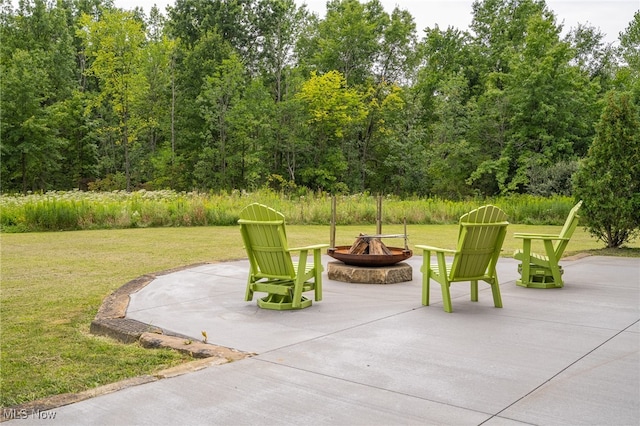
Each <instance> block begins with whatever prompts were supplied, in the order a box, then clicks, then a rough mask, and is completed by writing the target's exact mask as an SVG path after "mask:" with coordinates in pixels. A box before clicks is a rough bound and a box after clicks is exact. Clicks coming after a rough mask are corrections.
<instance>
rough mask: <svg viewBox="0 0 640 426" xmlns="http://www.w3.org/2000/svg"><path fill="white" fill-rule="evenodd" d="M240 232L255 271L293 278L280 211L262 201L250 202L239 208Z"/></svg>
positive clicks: (291, 262) (293, 272) (293, 273)
mask: <svg viewBox="0 0 640 426" xmlns="http://www.w3.org/2000/svg"><path fill="white" fill-rule="evenodd" d="M238 223H239V224H240V233H241V234H242V239H243V241H244V245H245V249H246V250H247V255H248V256H249V262H250V264H251V268H252V270H253V272H254V273H255V274H257V275H264V276H271V277H282V278H283V279H285V278H293V277H294V276H295V270H294V267H293V261H292V260H291V255H290V253H289V251H288V246H287V235H286V230H285V221H284V215H282V214H281V213H279V212H277V211H275V210H273V209H271V208H269V207H267V206H264V205H262V204H257V203H254V204H250V205H249V206H247V207H246V208H244V209H243V210H242V211H241V212H240V220H239V221H238Z"/></svg>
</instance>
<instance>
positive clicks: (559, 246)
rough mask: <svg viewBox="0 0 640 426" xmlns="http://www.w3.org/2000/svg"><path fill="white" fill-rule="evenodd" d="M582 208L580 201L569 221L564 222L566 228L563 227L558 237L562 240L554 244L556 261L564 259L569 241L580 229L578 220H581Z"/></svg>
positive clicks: (571, 212) (569, 216) (573, 209)
mask: <svg viewBox="0 0 640 426" xmlns="http://www.w3.org/2000/svg"><path fill="white" fill-rule="evenodd" d="M581 206H582V201H579V202H578V204H576V205H575V206H573V208H572V209H571V211H570V212H569V215H568V216H567V220H565V222H564V226H563V227H562V230H561V231H560V234H559V235H558V237H560V238H562V239H561V240H558V241H555V242H554V243H553V251H554V252H555V254H556V259H560V258H561V257H562V254H563V253H564V249H566V248H567V244H569V239H571V236H572V235H573V231H575V230H576V228H577V227H578V219H579V218H580V216H578V210H580V207H581Z"/></svg>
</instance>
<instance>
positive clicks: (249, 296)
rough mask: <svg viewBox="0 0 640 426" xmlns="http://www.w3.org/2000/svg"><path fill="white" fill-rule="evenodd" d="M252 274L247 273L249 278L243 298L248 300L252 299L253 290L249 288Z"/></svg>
mask: <svg viewBox="0 0 640 426" xmlns="http://www.w3.org/2000/svg"><path fill="white" fill-rule="evenodd" d="M252 278H253V275H251V274H250V275H249V279H248V280H247V290H246V292H245V293H244V300H245V301H247V302H250V301H252V300H253V290H252V289H251V282H252Z"/></svg>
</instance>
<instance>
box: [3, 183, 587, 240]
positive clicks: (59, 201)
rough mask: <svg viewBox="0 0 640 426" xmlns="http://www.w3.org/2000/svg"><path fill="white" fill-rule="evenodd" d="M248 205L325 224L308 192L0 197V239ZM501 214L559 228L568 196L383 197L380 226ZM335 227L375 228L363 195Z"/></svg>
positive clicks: (204, 217)
mask: <svg viewBox="0 0 640 426" xmlns="http://www.w3.org/2000/svg"><path fill="white" fill-rule="evenodd" d="M251 202H260V203H263V204H267V205H268V206H271V207H273V208H275V209H276V210H278V211H280V212H282V213H283V214H284V215H285V217H286V218H287V222H288V223H289V224H292V225H328V224H329V223H330V222H331V197H330V196H329V195H328V194H325V193H314V192H308V193H306V195H297V196H295V197H292V196H287V195H285V194H280V193H275V192H273V191H269V190H260V191H257V192H253V193H245V192H240V191H234V192H232V193H229V194H226V193H223V194H214V193H199V192H189V193H185V192H175V191H170V190H163V191H136V192H125V191H115V192H81V191H66V192H65V191H51V192H47V193H33V194H27V195H0V230H1V231H2V232H6V233H9V232H39V231H71V230H89V229H121V228H147V227H150V228H151V227H168V226H169V227H175V226H181V227H185V226H228V225H233V224H235V223H236V221H237V220H238V215H239V213H240V210H242V209H243V208H244V207H245V206H246V205H247V204H249V203H251ZM488 203H490V204H495V205H496V206H498V207H500V208H502V209H503V210H504V211H505V213H506V214H507V216H508V217H509V220H510V221H511V222H512V223H525V224H530V225H543V224H547V225H559V224H561V223H563V222H564V220H565V218H566V216H567V213H568V212H569V210H570V209H571V207H573V205H574V200H572V199H571V198H569V197H560V196H557V197H549V198H547V197H534V196H530V195H513V196H508V197H497V198H494V199H473V200H460V201H450V200H444V199H439V198H428V199H424V198H417V197H410V198H406V199H401V198H398V197H395V196H385V197H384V201H383V208H382V215H383V217H382V221H383V223H389V224H391V223H403V222H404V221H406V222H407V223H408V224H454V223H457V222H458V218H459V217H460V216H461V215H463V214H464V213H466V212H468V211H469V210H472V209H474V208H476V207H478V206H480V205H482V204H488ZM336 204H337V209H336V210H337V211H336V221H337V223H338V224H339V225H357V224H363V223H375V221H376V213H377V209H376V205H377V197H376V196H373V195H371V194H366V193H364V194H354V195H341V196H337V197H336Z"/></svg>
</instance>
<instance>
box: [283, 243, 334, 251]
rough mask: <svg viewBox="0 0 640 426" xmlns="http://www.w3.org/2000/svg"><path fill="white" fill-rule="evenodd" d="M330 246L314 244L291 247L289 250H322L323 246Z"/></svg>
mask: <svg viewBox="0 0 640 426" xmlns="http://www.w3.org/2000/svg"><path fill="white" fill-rule="evenodd" d="M325 247H329V244H314V245H312V246H306V247H291V248H289V251H303V250H320V249H321V248H325Z"/></svg>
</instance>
